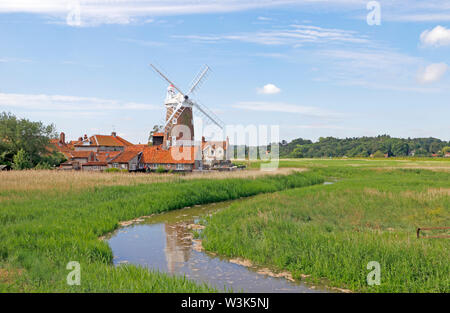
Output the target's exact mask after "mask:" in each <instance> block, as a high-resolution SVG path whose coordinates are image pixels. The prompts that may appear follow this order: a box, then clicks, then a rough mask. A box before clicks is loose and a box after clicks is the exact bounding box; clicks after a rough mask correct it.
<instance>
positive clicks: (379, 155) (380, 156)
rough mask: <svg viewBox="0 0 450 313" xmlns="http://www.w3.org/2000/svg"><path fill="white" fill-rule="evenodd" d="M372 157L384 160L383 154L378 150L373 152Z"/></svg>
mask: <svg viewBox="0 0 450 313" xmlns="http://www.w3.org/2000/svg"><path fill="white" fill-rule="evenodd" d="M373 157H374V158H384V153H383V152H381V151H380V150H378V151H377V152H375V153H374V154H373Z"/></svg>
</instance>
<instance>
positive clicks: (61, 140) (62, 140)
mask: <svg viewBox="0 0 450 313" xmlns="http://www.w3.org/2000/svg"><path fill="white" fill-rule="evenodd" d="M59 143H60V144H62V145H63V144H65V143H66V134H64V133H63V132H61V134H59Z"/></svg>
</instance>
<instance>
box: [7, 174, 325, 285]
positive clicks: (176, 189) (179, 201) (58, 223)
mask: <svg viewBox="0 0 450 313" xmlns="http://www.w3.org/2000/svg"><path fill="white" fill-rule="evenodd" d="M281 172H282V173H283V174H284V175H273V174H276V173H280V172H276V173H272V175H269V176H264V175H262V173H261V172H240V173H230V174H223V175H222V174H212V175H201V176H199V175H188V176H177V175H163V176H158V175H146V176H143V175H131V174H128V175H127V174H111V173H104V174H99V173H97V174H93V173H68V172H37V171H26V172H10V173H0V174H1V180H0V184H1V186H2V189H1V194H0V196H1V198H0V292H7V291H9V292H209V291H214V290H213V289H211V288H210V287H208V286H205V285H198V284H195V283H193V282H191V281H188V280H186V279H185V278H183V277H171V276H167V275H163V274H160V273H156V272H149V271H148V270H146V269H144V268H139V267H135V266H121V267H119V268H116V267H113V266H112V258H113V256H112V252H111V249H110V248H109V246H108V244H107V243H105V242H103V241H101V240H99V237H100V236H102V235H104V234H106V233H108V232H111V231H112V230H114V229H116V228H117V227H118V225H119V222H120V221H125V220H130V219H133V218H136V217H139V216H144V215H150V214H152V213H159V212H164V211H169V210H175V209H180V208H183V207H186V206H192V205H195V204H205V203H211V202H218V201H224V200H230V199H236V198H240V197H246V196H251V195H256V194H259V193H265V192H275V191H280V190H284V189H288V188H295V187H302V186H309V185H312V184H318V183H321V182H323V178H322V177H321V176H320V175H317V174H314V173H311V172H305V173H301V172H298V171H297V172H293V171H291V172H292V173H291V174H288V172H289V171H288V170H284V171H281ZM105 185H106V186H105ZM108 185H116V186H108ZM70 261H77V262H79V263H80V264H81V285H80V286H69V285H67V283H66V276H67V274H68V273H69V270H67V269H66V265H67V264H68V262H70Z"/></svg>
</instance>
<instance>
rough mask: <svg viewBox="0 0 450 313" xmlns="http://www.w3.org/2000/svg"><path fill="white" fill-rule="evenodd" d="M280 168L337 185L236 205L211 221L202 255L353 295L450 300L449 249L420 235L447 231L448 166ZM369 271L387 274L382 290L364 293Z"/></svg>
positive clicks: (313, 163) (382, 163)
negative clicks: (424, 230)
mask: <svg viewBox="0 0 450 313" xmlns="http://www.w3.org/2000/svg"><path fill="white" fill-rule="evenodd" d="M251 166H252V167H257V166H258V164H257V163H255V164H251ZM280 166H281V167H293V166H301V167H308V168H310V171H311V172H312V173H316V174H318V175H321V176H324V177H328V180H337V182H336V183H335V184H333V185H316V186H312V187H307V188H297V189H291V190H287V191H282V192H277V193H273V194H265V195H260V196H257V197H255V198H252V199H249V200H246V201H244V202H241V203H240V204H239V205H232V206H231V207H230V208H229V209H227V210H223V211H221V212H220V213H217V214H215V215H213V216H212V217H211V218H210V219H209V220H207V221H206V224H207V227H206V229H205V230H204V231H203V234H202V235H203V237H204V241H203V246H204V248H206V249H207V250H210V251H214V252H218V253H219V254H222V255H227V256H230V257H241V258H244V259H247V260H250V261H251V262H252V263H254V264H257V265H261V266H268V267H271V268H272V269H274V270H287V271H289V272H291V273H292V274H293V276H294V278H297V279H303V280H306V281H308V282H311V283H314V284H325V285H328V286H334V287H339V288H348V289H350V290H353V291H362V292H449V291H450V263H449V262H448V260H449V259H450V245H449V243H450V241H449V240H450V239H417V238H416V228H417V227H437V226H450V174H449V171H448V170H449V169H450V162H448V161H427V162H424V161H421V160H393V161H392V160H354V159H352V160H285V161H281V163H280ZM434 234H439V232H436V233H434ZM370 261H377V262H379V263H380V265H381V284H380V285H379V286H377V285H374V286H368V284H367V280H366V277H367V274H368V273H369V272H370V270H368V269H367V264H368V262H370Z"/></svg>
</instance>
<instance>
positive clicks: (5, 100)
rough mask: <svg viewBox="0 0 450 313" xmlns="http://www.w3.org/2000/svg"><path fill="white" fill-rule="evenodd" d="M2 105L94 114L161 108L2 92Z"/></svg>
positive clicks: (108, 101)
mask: <svg viewBox="0 0 450 313" xmlns="http://www.w3.org/2000/svg"><path fill="white" fill-rule="evenodd" d="M0 106H2V107H7V108H22V109H27V110H36V111H43V110H47V111H54V112H61V113H68V112H69V113H71V112H79V113H83V114H92V113H95V114H97V112H105V111H113V110H131V111H132V110H138V111H142V110H159V109H161V108H160V106H155V105H151V104H144V103H137V102H127V101H119V100H110V99H101V98H93V97H74V96H61V95H45V94H39V95H36V94H34V95H33V94H31V95H30V94H14V93H0Z"/></svg>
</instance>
